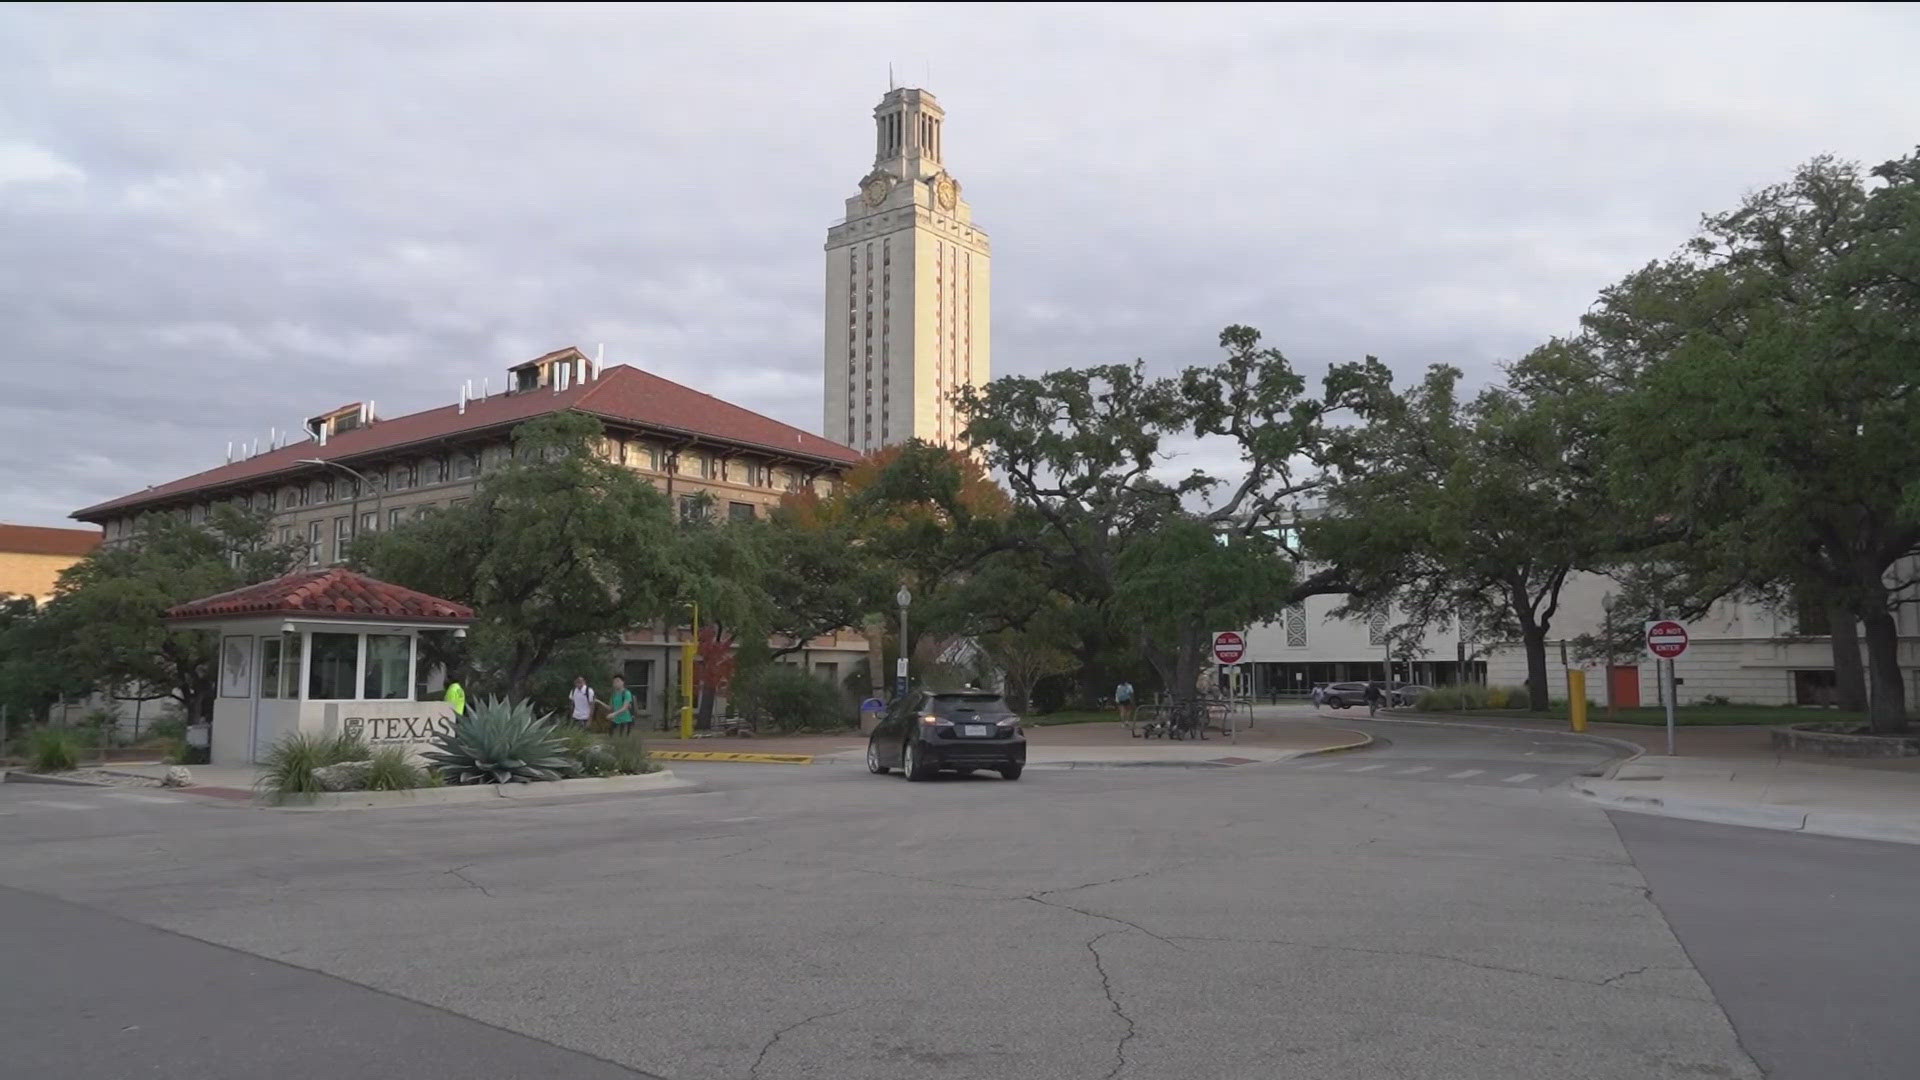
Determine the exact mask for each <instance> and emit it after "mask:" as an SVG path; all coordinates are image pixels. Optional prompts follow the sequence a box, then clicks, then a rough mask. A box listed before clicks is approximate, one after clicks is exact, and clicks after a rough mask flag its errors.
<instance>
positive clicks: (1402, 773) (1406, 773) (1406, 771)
mask: <svg viewBox="0 0 1920 1080" xmlns="http://www.w3.org/2000/svg"><path fill="white" fill-rule="evenodd" d="M1432 768H1433V766H1431V765H1415V766H1414V767H1413V768H1411V769H1401V770H1400V771H1399V772H1397V773H1395V774H1394V775H1395V776H1409V775H1412V774H1413V773H1417V772H1427V771H1428V770H1430V769H1432Z"/></svg>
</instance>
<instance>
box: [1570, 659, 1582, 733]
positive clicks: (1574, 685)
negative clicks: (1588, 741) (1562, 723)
mask: <svg viewBox="0 0 1920 1080" xmlns="http://www.w3.org/2000/svg"><path fill="white" fill-rule="evenodd" d="M1567 715H1568V716H1569V717H1570V718H1572V720H1573V730H1575V731H1585V730H1587V673H1586V672H1584V671H1577V670H1569V671H1568V672H1567Z"/></svg>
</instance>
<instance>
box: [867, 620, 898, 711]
mask: <svg viewBox="0 0 1920 1080" xmlns="http://www.w3.org/2000/svg"><path fill="white" fill-rule="evenodd" d="M886 625H887V624H886V623H885V622H883V621H882V620H881V619H880V617H879V616H877V615H875V616H869V617H868V619H867V624H866V626H865V627H863V628H862V629H863V632H864V633H865V634H866V636H867V675H868V680H867V681H868V682H871V683H872V684H873V696H874V697H877V698H879V699H880V700H882V701H885V700H888V699H889V698H891V697H892V695H891V694H889V693H887V630H886Z"/></svg>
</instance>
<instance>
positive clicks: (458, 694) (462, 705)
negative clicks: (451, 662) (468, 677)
mask: <svg viewBox="0 0 1920 1080" xmlns="http://www.w3.org/2000/svg"><path fill="white" fill-rule="evenodd" d="M447 704H449V705H451V706H453V718H454V719H455V720H458V719H460V718H461V717H463V716H465V715H467V688H466V687H464V686H461V685H460V676H459V675H458V674H457V673H456V674H453V675H449V676H448V677H447Z"/></svg>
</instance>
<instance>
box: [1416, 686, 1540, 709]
mask: <svg viewBox="0 0 1920 1080" xmlns="http://www.w3.org/2000/svg"><path fill="white" fill-rule="evenodd" d="M1527 700H1528V698H1527V688H1526V687H1524V686H1481V685H1480V684H1479V683H1468V684H1466V685H1465V686H1440V687H1435V688H1434V689H1432V690H1429V691H1427V692H1426V693H1424V694H1421V695H1420V698H1419V700H1418V701H1417V702H1416V703H1415V704H1416V707H1418V708H1422V709H1433V710H1435V711H1436V712H1457V711H1459V710H1461V709H1524V708H1526V707H1527Z"/></svg>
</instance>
